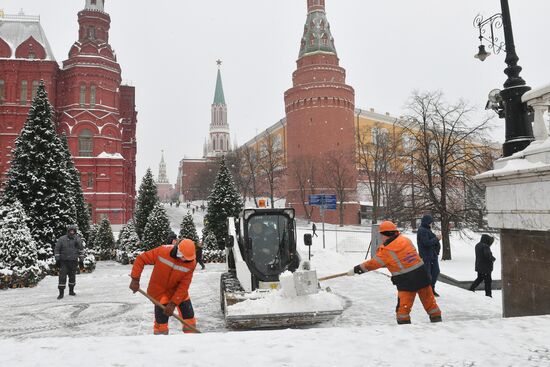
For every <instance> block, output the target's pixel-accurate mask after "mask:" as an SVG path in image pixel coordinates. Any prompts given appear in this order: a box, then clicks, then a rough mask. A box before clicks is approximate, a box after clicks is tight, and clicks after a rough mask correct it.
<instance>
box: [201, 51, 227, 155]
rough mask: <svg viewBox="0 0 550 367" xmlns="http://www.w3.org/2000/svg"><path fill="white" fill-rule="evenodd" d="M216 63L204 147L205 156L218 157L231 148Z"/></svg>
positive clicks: (219, 71)
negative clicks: (208, 131) (212, 98)
mask: <svg viewBox="0 0 550 367" xmlns="http://www.w3.org/2000/svg"><path fill="white" fill-rule="evenodd" d="M216 63H217V64H218V76H217V78H216V90H215V92H214V101H213V102H212V121H211V123H210V134H209V138H208V144H207V149H206V155H205V156H206V157H219V156H222V155H224V154H226V153H227V152H228V151H230V150H231V142H230V137H229V124H228V123H227V105H226V104H225V96H224V93H223V84H222V74H221V65H222V61H221V60H218V61H216Z"/></svg>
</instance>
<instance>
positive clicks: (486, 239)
mask: <svg viewBox="0 0 550 367" xmlns="http://www.w3.org/2000/svg"><path fill="white" fill-rule="evenodd" d="M494 240H495V238H494V237H493V236H489V235H488V234H482V235H481V241H480V242H483V243H485V244H487V245H489V246H491V245H492V244H493V241H494Z"/></svg>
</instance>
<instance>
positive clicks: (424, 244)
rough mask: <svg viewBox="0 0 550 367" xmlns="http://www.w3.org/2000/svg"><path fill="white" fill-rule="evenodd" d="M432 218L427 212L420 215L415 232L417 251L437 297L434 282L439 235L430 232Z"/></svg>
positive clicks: (439, 246) (436, 272) (439, 247)
mask: <svg viewBox="0 0 550 367" xmlns="http://www.w3.org/2000/svg"><path fill="white" fill-rule="evenodd" d="M432 223H433V218H432V216H431V215H429V214H425V215H424V216H423V217H422V222H421V224H420V228H418V232H417V233H416V243H417V245H418V253H419V254H420V257H421V258H422V261H424V267H425V268H426V271H427V272H428V274H429V275H430V277H431V280H432V289H433V292H434V295H435V296H436V297H439V294H437V292H436V291H435V283H436V282H437V277H438V276H439V252H440V250H441V244H440V243H439V240H441V235H437V236H436V235H435V234H434V233H433V232H432V228H431V226H432Z"/></svg>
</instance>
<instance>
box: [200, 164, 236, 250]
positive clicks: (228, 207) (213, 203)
mask: <svg viewBox="0 0 550 367" xmlns="http://www.w3.org/2000/svg"><path fill="white" fill-rule="evenodd" d="M242 208H243V202H242V200H241V197H240V195H239V193H238V192H237V189H236V187H235V183H234V182H233V178H232V176H231V173H230V172H229V169H228V168H227V166H226V164H225V158H222V159H221V162H220V169H219V171H218V175H217V177H216V182H215V183H214V188H213V189H212V192H211V193H210V196H208V213H207V214H206V216H205V228H206V230H207V231H208V232H212V233H213V234H214V235H215V236H216V239H217V242H218V248H219V249H220V250H222V249H225V240H226V238H227V217H238V216H239V213H240V211H241V210H242Z"/></svg>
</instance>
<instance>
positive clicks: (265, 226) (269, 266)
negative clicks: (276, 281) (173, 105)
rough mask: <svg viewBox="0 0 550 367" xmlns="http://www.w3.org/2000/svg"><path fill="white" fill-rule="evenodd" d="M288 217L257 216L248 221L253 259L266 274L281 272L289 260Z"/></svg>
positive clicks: (256, 265)
mask: <svg viewBox="0 0 550 367" xmlns="http://www.w3.org/2000/svg"><path fill="white" fill-rule="evenodd" d="M288 225H289V220H288V218H286V217H284V216H280V215H262V216H255V217H252V218H251V219H250V221H249V222H248V237H249V239H250V241H251V244H252V261H253V262H254V266H255V267H256V269H257V270H258V271H259V272H260V273H262V274H265V275H273V274H280V273H281V270H282V269H284V268H285V267H286V266H287V264H288V260H289V249H288V243H289V233H288Z"/></svg>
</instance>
